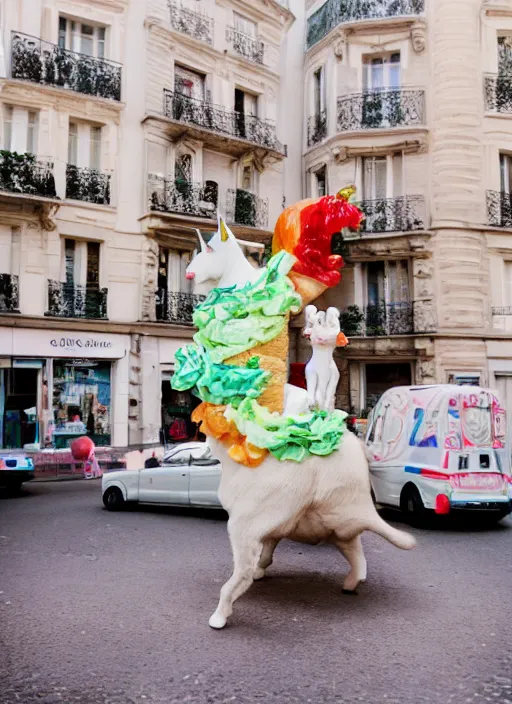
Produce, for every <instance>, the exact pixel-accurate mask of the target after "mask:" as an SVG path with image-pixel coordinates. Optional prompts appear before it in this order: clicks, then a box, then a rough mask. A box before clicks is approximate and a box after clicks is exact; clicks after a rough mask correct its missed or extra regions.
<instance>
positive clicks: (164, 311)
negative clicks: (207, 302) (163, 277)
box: [156, 288, 206, 325]
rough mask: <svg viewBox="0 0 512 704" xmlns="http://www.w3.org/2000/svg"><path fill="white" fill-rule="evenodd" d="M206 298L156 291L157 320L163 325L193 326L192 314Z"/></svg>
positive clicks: (160, 289) (162, 290) (161, 289)
mask: <svg viewBox="0 0 512 704" xmlns="http://www.w3.org/2000/svg"><path fill="white" fill-rule="evenodd" d="M205 298H206V296H200V295H198V294H195V293H179V292H174V291H168V290H167V289H164V288H159V289H158V290H157V291H156V319H157V321H158V322H161V323H174V324H175V325H192V314H193V312H194V308H195V307H196V306H198V305H199V304H200V303H201V302H202V301H204V299H205Z"/></svg>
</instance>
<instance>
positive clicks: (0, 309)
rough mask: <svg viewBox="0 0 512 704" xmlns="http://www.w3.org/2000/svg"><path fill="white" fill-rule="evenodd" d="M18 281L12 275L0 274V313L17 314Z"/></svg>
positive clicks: (18, 302) (18, 303) (18, 304)
mask: <svg viewBox="0 0 512 704" xmlns="http://www.w3.org/2000/svg"><path fill="white" fill-rule="evenodd" d="M18 286H19V279H18V277H17V276H14V274H0V313H19V307H20V301H19V288H18Z"/></svg>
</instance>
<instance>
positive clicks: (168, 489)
mask: <svg viewBox="0 0 512 704" xmlns="http://www.w3.org/2000/svg"><path fill="white" fill-rule="evenodd" d="M221 469H222V467H221V464H220V462H219V460H217V459H216V458H215V457H212V454H211V451H210V448H209V447H208V445H207V444H206V443H204V442H188V443H184V444H183V445H178V446H176V447H173V448H171V449H170V450H168V451H167V452H166V453H165V455H164V458H163V462H162V465H161V466H159V467H147V468H144V469H135V470H123V471H119V472H117V471H114V472H106V473H105V474H104V475H103V478H102V485H101V489H102V495H103V504H104V506H105V508H107V509H108V510H109V511H115V510H118V509H120V508H122V507H123V506H125V505H126V504H127V503H137V502H138V503H145V504H167V505H169V506H198V507H203V508H215V509H219V508H222V506H221V504H220V502H219V499H218V497H217V491H218V488H219V483H220V475H221Z"/></svg>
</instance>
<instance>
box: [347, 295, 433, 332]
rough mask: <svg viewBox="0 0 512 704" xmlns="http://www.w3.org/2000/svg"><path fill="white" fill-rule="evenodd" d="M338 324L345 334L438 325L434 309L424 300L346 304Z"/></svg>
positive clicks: (425, 328) (417, 329)
mask: <svg viewBox="0 0 512 704" xmlns="http://www.w3.org/2000/svg"><path fill="white" fill-rule="evenodd" d="M340 325H341V329H342V331H343V332H344V333H345V335H347V336H348V337H392V336H394V335H413V334H424V333H433V332H435V331H436V329H437V325H436V322H435V318H434V314H433V310H432V309H431V307H430V305H429V304H425V302H423V301H407V302H400V303H386V302H385V301H382V303H379V304H373V305H367V306H365V307H363V308H360V307H359V306H356V305H353V306H348V307H347V308H346V309H345V310H344V311H342V313H341V315H340Z"/></svg>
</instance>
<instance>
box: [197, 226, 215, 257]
mask: <svg viewBox="0 0 512 704" xmlns="http://www.w3.org/2000/svg"><path fill="white" fill-rule="evenodd" d="M196 232H197V239H198V240H199V244H200V245H201V252H207V251H208V246H207V244H206V242H205V241H204V239H203V236H202V234H201V230H199V229H197V228H196ZM210 249H211V248H210Z"/></svg>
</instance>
